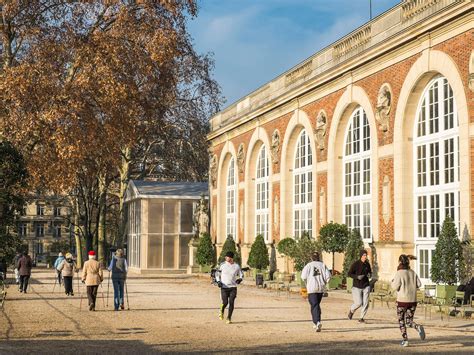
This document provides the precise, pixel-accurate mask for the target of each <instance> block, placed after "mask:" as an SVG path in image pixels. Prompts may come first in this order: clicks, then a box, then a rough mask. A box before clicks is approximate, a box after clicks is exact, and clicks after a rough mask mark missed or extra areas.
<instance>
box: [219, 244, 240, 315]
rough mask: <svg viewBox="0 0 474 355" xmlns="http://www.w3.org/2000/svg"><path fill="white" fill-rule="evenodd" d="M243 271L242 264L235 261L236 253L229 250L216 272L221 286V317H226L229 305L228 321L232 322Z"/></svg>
mask: <svg viewBox="0 0 474 355" xmlns="http://www.w3.org/2000/svg"><path fill="white" fill-rule="evenodd" d="M242 278H243V273H242V270H241V269H240V266H239V265H238V264H236V263H234V253H233V252H231V251H230V252H228V253H227V254H226V255H225V262H224V263H222V264H221V265H220V267H219V271H218V272H217V274H216V280H217V285H218V286H219V287H220V288H221V297H222V305H221V308H220V312H219V319H221V320H223V319H224V310H225V309H226V307H227V305H229V313H228V314H227V320H226V323H227V324H230V323H231V322H232V313H233V312H234V301H235V298H236V297H237V285H238V284H240V283H241V282H242Z"/></svg>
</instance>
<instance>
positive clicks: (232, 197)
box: [225, 157, 237, 240]
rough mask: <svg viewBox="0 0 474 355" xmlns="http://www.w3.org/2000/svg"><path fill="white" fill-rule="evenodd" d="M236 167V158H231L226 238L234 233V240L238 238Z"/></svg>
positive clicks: (227, 190)
mask: <svg viewBox="0 0 474 355" xmlns="http://www.w3.org/2000/svg"><path fill="white" fill-rule="evenodd" d="M236 175H237V174H236V169H235V159H234V157H231V158H230V161H229V167H228V168H227V184H226V234H225V235H226V238H227V236H228V235H232V238H234V240H237V233H236V232H237V230H236V224H237V223H236V219H237V218H236V217H237V213H236V207H237V206H236V202H237V201H236V190H237V176H236Z"/></svg>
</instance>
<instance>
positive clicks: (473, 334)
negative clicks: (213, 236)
mask: <svg viewBox="0 0 474 355" xmlns="http://www.w3.org/2000/svg"><path fill="white" fill-rule="evenodd" d="M105 276H106V277H107V274H106V275H105ZM53 287H54V275H53V272H52V271H45V270H40V271H38V270H35V271H34V273H33V280H32V285H31V290H30V291H29V292H28V293H27V294H26V295H25V294H21V293H19V292H18V290H17V288H16V287H15V286H14V285H11V286H10V287H9V289H8V298H7V301H6V304H5V308H4V310H3V311H2V312H1V315H0V353H1V354H20V353H22V354H25V353H32V354H46V353H48V354H51V353H96V354H104V353H136V354H142V353H155V352H191V351H192V352H206V353H207V352H218V353H228V352H249V353H260V352H281V353H283V352H285V353H286V352H314V351H317V352H322V353H329V352H337V353H355V352H357V353H360V352H368V351H369V352H371V353H389V352H390V353H391V352H401V351H403V352H407V351H408V352H417V353H429V352H437V353H447V352H465V353H471V354H472V353H474V320H461V319H459V318H457V319H454V318H452V319H451V320H449V322H448V321H447V320H446V319H444V320H441V319H440V314H439V313H438V314H437V313H433V315H432V318H431V319H429V317H428V319H425V317H424V314H423V310H422V309H418V314H417V317H416V319H415V321H417V322H421V323H422V324H424V325H425V329H426V334H427V338H426V340H425V341H421V340H420V339H419V337H418V334H417V333H416V332H415V331H414V330H412V329H409V337H410V347H408V348H402V347H401V346H400V339H401V335H400V332H399V329H398V324H397V321H396V315H395V309H394V306H393V305H391V308H390V309H388V308H387V306H386V305H384V306H382V305H380V303H377V304H376V305H375V309H372V307H371V308H370V309H369V313H368V316H367V322H366V324H359V323H358V322H357V320H356V318H357V316H358V313H356V315H355V317H354V320H352V321H349V320H348V319H347V311H348V309H349V306H350V304H351V302H350V299H349V298H348V297H347V296H348V295H347V294H343V293H341V292H340V291H337V292H330V293H329V297H327V298H324V299H323V302H322V316H323V330H322V332H321V333H316V332H315V331H314V330H313V329H312V323H311V321H310V312H309V304H308V303H307V301H306V300H303V299H302V298H301V296H299V295H296V294H292V295H291V296H290V297H288V295H287V294H286V293H280V294H279V295H278V294H277V293H276V292H275V291H269V290H263V289H256V288H255V287H253V286H249V285H243V286H241V287H239V290H238V297H237V300H236V309H235V311H234V316H233V324H229V325H227V324H225V323H224V322H223V321H220V320H219V319H218V307H219V304H220V293H219V289H218V288H217V287H215V286H211V285H210V284H209V281H208V279H205V278H197V277H189V276H185V275H181V276H160V277H156V276H155V277H149V276H148V277H146V276H134V277H130V278H129V279H128V292H129V305H130V310H125V311H120V312H114V311H113V299H112V285H110V298H109V305H108V307H106V306H105V302H106V301H105V300H103V299H102V292H103V294H104V296H106V294H107V279H106V280H105V282H104V284H103V288H102V289H100V288H99V297H98V303H97V311H96V312H90V311H88V310H87V299H86V297H84V298H83V300H82V310H81V309H80V302H81V301H80V295H79V292H78V291H77V280H75V281H74V287H75V293H76V295H75V296H74V297H66V296H65V295H64V292H63V290H62V289H61V290H59V288H58V286H56V287H55V293H53V292H52V291H53ZM81 292H82V293H84V292H85V288H82V287H81ZM83 296H84V295H83ZM349 297H350V296H349Z"/></svg>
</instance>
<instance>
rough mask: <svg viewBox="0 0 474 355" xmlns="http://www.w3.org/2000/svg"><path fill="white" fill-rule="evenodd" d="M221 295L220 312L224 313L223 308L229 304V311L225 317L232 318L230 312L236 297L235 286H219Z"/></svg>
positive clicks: (232, 311)
mask: <svg viewBox="0 0 474 355" xmlns="http://www.w3.org/2000/svg"><path fill="white" fill-rule="evenodd" d="M221 297H222V306H221V313H222V314H224V309H225V308H226V307H227V305H229V313H228V315H227V319H231V318H232V313H234V301H235V299H236V297H237V287H228V288H224V287H222V288H221Z"/></svg>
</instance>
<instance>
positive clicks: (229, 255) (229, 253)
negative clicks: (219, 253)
mask: <svg viewBox="0 0 474 355" xmlns="http://www.w3.org/2000/svg"><path fill="white" fill-rule="evenodd" d="M225 256H226V257H228V258H232V259H233V258H234V253H233V252H231V251H228V252H227V253H225Z"/></svg>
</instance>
